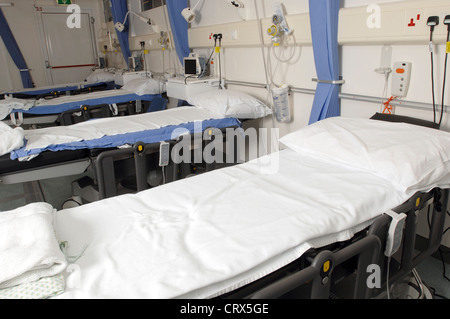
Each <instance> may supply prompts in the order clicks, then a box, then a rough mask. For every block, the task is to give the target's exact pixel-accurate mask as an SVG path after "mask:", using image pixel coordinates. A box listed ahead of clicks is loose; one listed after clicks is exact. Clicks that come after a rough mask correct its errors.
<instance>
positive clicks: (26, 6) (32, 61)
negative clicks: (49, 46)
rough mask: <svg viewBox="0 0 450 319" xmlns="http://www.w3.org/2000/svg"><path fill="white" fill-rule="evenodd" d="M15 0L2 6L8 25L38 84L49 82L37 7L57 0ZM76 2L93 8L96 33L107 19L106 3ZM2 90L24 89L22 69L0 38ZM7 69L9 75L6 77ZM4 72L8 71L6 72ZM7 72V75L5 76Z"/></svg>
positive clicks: (93, 0) (80, 0) (95, 1)
mask: <svg viewBox="0 0 450 319" xmlns="http://www.w3.org/2000/svg"><path fill="white" fill-rule="evenodd" d="M8 2H12V3H14V6H13V7H4V8H2V10H3V13H4V15H5V18H6V20H7V21H8V24H9V27H10V28H11V30H12V32H13V34H14V37H15V39H16V41H17V43H18V45H19V48H20V50H21V51H22V55H23V56H24V59H25V61H26V63H27V65H28V68H30V69H31V77H32V80H33V82H34V84H35V86H45V85H47V81H46V76H45V64H44V58H43V55H42V51H41V43H40V36H39V31H38V30H39V28H38V22H37V20H36V14H35V13H36V7H53V6H55V4H56V2H55V1H54V0H10V1H8ZM76 3H77V4H78V5H80V6H81V7H82V8H86V9H87V8H90V9H92V12H93V15H94V18H95V24H94V27H95V30H96V33H97V31H98V30H99V28H100V25H101V23H102V22H103V21H104V17H103V5H102V4H101V1H100V0H77V1H76ZM0 42H1V44H0V66H1V74H2V75H4V76H1V77H0V78H1V79H0V91H8V90H11V89H22V88H23V87H22V82H21V80H20V75H19V71H18V70H17V67H16V66H15V64H14V62H13V61H12V59H11V57H10V56H9V53H8V52H7V51H6V48H5V46H4V44H3V42H2V41H0ZM5 70H6V71H7V72H8V74H9V75H10V79H6V78H7V77H8V76H7V75H6V72H5ZM4 72H5V73H4ZM5 76H6V78H5ZM67 82H71V81H70V71H68V79H67Z"/></svg>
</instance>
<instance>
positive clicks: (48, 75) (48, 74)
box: [34, 6, 98, 85]
mask: <svg viewBox="0 0 450 319" xmlns="http://www.w3.org/2000/svg"><path fill="white" fill-rule="evenodd" d="M80 8H81V11H80V13H84V14H88V16H89V34H90V40H91V42H92V56H93V57H94V61H96V59H97V57H98V51H97V39H96V36H95V30H94V22H95V18H94V14H93V9H92V8H83V7H80ZM35 9H36V10H35V11H34V12H35V17H36V22H37V26H38V33H39V42H40V44H41V52H42V57H43V58H44V60H43V61H42V64H43V66H44V70H45V72H44V73H45V80H46V83H47V85H53V84H54V83H53V76H52V69H51V68H49V67H48V65H47V63H48V62H47V61H49V56H48V48H47V39H46V38H45V32H44V24H43V16H42V14H45V13H67V11H66V10H67V7H55V6H42V7H39V6H35Z"/></svg>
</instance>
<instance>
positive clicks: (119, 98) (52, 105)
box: [15, 89, 160, 115]
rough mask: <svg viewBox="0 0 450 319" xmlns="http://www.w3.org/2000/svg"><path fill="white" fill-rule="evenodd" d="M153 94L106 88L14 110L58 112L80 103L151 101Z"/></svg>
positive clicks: (37, 112)
mask: <svg viewBox="0 0 450 319" xmlns="http://www.w3.org/2000/svg"><path fill="white" fill-rule="evenodd" d="M155 96H160V95H159V94H145V95H138V94H136V93H135V92H133V91H128V90H124V89H119V90H107V91H98V92H92V93H89V94H79V95H68V96H61V97H58V98H54V99H49V100H39V101H37V102H36V103H35V105H34V107H32V108H31V109H29V110H20V109H19V110H15V111H18V112H23V113H25V114H35V115H42V114H59V113H62V112H65V111H69V110H74V109H77V108H80V107H81V106H82V105H100V104H114V103H126V102H129V101H136V100H142V101H151V100H152V99H153V98H154V97H155Z"/></svg>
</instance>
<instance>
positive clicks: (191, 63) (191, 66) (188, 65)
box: [184, 59, 197, 75]
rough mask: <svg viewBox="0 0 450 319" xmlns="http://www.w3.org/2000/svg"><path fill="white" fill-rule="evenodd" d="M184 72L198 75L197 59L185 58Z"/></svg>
mask: <svg viewBox="0 0 450 319" xmlns="http://www.w3.org/2000/svg"><path fill="white" fill-rule="evenodd" d="M184 74H185V75H197V59H184Z"/></svg>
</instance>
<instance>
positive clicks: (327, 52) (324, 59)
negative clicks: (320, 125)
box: [309, 0, 341, 124]
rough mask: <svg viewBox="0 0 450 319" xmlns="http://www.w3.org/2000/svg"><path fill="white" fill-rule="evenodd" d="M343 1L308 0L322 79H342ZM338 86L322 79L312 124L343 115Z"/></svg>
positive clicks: (319, 84)
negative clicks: (340, 14) (341, 12)
mask: <svg viewBox="0 0 450 319" xmlns="http://www.w3.org/2000/svg"><path fill="white" fill-rule="evenodd" d="M339 7H340V0H309V16H310V21H311V36H312V43H313V50H314V61H315V64H316V72H317V78H318V80H319V81H337V80H339V52H338V50H339V47H338V22H339ZM340 112H341V110H340V100H339V85H338V84H332V83H324V82H319V83H318V84H317V88H316V94H315V97H314V103H313V106H312V110H311V115H310V118H309V124H312V123H315V122H317V121H320V120H322V119H325V118H328V117H333V116H339V115H340Z"/></svg>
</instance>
